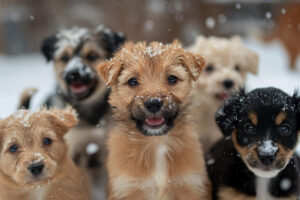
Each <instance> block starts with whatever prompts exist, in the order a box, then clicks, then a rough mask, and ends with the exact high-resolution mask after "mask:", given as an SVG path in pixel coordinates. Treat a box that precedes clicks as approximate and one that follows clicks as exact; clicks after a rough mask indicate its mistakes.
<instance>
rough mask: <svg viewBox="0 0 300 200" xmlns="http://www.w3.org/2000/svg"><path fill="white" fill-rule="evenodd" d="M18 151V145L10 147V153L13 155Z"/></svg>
mask: <svg viewBox="0 0 300 200" xmlns="http://www.w3.org/2000/svg"><path fill="white" fill-rule="evenodd" d="M17 150H18V146H17V145H15V144H14V145H11V146H10V147H9V151H10V152H11V153H15V152H16V151H17Z"/></svg>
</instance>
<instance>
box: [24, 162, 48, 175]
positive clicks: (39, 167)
mask: <svg viewBox="0 0 300 200" xmlns="http://www.w3.org/2000/svg"><path fill="white" fill-rule="evenodd" d="M44 167H45V165H44V164H43V163H41V162H38V163H32V164H30V165H29V166H28V168H27V169H28V170H29V171H30V172H31V174H32V175H34V176H38V175H40V174H41V173H42V172H43V169H44Z"/></svg>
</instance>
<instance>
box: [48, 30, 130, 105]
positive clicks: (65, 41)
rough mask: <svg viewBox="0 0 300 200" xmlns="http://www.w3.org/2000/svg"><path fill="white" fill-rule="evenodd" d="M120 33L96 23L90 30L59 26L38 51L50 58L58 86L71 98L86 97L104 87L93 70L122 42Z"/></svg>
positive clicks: (81, 98)
mask: <svg viewBox="0 0 300 200" xmlns="http://www.w3.org/2000/svg"><path fill="white" fill-rule="evenodd" d="M124 40H125V37H124V35H123V34H122V33H116V32H112V31H111V30H110V29H108V28H104V27H103V26H100V27H98V28H96V29H95V30H94V31H91V30H88V29H85V28H77V27H75V28H72V29H69V30H61V31H59V32H58V33H57V34H55V35H53V36H51V37H49V38H47V39H45V40H44V42H43V44H42V52H43V54H44V55H45V57H46V59H47V60H48V61H53V62H54V69H55V73H56V78H57V81H58V84H59V87H60V89H61V91H62V92H63V94H64V95H65V96H66V97H68V98H69V99H71V100H76V101H81V100H86V99H88V98H89V97H91V96H93V94H96V93H97V94H101V93H102V92H103V90H104V89H105V88H106V87H105V84H104V82H103V80H102V79H99V78H98V76H97V73H96V66H97V65H98V64H99V63H100V62H102V61H104V60H105V59H107V58H110V57H111V56H112V54H113V52H114V51H115V50H116V49H117V48H118V46H119V45H120V44H122V43H123V42H124ZM96 96H98V95H96Z"/></svg>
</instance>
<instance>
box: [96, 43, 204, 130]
mask: <svg viewBox="0 0 300 200" xmlns="http://www.w3.org/2000/svg"><path fill="white" fill-rule="evenodd" d="M203 67H204V59H203V58H202V57H201V56H199V55H194V54H192V53H189V52H186V51H185V50H184V49H183V48H182V47H181V45H180V44H179V43H178V42H177V41H174V42H173V43H172V44H168V45H163V44H161V43H158V42H152V43H151V44H150V45H149V46H147V45H146V43H144V42H143V43H137V44H133V43H131V42H130V43H127V44H125V46H124V48H123V49H122V50H121V51H119V52H118V53H117V54H116V55H115V57H114V58H113V59H111V60H110V61H109V62H104V63H101V64H100V66H99V67H98V70H99V74H100V76H102V77H103V79H104V80H105V81H106V83H107V84H108V85H109V86H112V93H111V96H110V104H111V105H112V107H113V108H114V109H116V110H117V112H116V116H117V118H119V119H120V120H121V119H123V120H127V121H128V120H133V121H134V122H135V124H136V127H137V129H138V130H140V132H141V133H142V134H144V135H163V134H166V133H167V132H168V131H169V130H170V129H171V128H172V127H173V122H174V120H175V118H176V116H177V115H178V113H179V112H180V110H181V109H183V107H184V105H185V102H186V98H187V96H188V94H189V90H190V87H191V81H192V80H197V79H198V77H199V75H200V73H201V71H202V68H203Z"/></svg>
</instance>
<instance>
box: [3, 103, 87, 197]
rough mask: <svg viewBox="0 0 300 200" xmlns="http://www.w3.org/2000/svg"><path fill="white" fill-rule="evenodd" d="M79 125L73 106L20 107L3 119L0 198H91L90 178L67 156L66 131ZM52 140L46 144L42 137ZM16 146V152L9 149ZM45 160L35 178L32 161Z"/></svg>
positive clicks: (42, 161) (41, 161)
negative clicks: (31, 171) (30, 108)
mask: <svg viewBox="0 0 300 200" xmlns="http://www.w3.org/2000/svg"><path fill="white" fill-rule="evenodd" d="M76 124H77V118H76V114H75V112H74V110H73V109H71V108H67V109H65V110H58V109H51V110H47V109H44V108H43V109H40V110H38V111H36V112H33V111H29V110H19V111H17V112H15V113H14V114H12V115H11V116H9V117H8V118H6V119H3V120H1V121H0V141H1V145H0V147H1V148H0V157H1V158H0V199H14V200H32V199H70V200H71V199H77V200H85V199H86V200H88V199H89V192H88V184H87V182H88V181H87V180H86V179H87V177H86V176H84V172H83V171H82V170H81V169H79V168H77V167H76V166H75V164H74V163H73V161H72V160H71V158H70V157H69V155H68V149H67V145H66V142H65V140H64V138H63V136H64V134H65V133H66V132H67V131H68V130H69V129H70V128H71V127H73V126H75V125H76ZM44 138H50V139H51V140H52V143H51V144H50V145H46V146H45V145H44V144H43V139H44ZM12 145H17V146H18V150H17V151H16V152H10V151H9V148H10V147H11V146H12ZM37 162H40V163H43V164H44V166H45V167H44V169H43V172H42V173H41V174H40V175H39V176H37V177H35V176H33V175H32V174H31V173H30V171H29V170H28V166H30V164H32V163H37Z"/></svg>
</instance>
